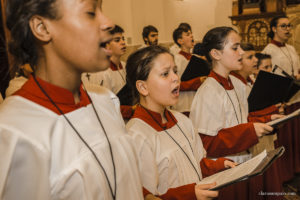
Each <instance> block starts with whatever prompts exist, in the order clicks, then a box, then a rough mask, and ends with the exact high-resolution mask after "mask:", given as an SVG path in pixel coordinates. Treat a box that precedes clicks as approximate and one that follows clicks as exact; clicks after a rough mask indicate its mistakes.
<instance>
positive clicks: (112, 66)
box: [110, 61, 123, 71]
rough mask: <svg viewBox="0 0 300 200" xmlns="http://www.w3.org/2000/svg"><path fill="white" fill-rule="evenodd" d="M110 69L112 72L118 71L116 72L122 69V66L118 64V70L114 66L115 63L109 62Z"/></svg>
mask: <svg viewBox="0 0 300 200" xmlns="http://www.w3.org/2000/svg"><path fill="white" fill-rule="evenodd" d="M110 69H111V70H112V71H118V70H120V69H123V65H122V63H121V62H120V64H119V68H118V67H117V65H116V64H115V63H113V62H112V61H110Z"/></svg>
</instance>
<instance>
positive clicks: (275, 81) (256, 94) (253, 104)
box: [248, 71, 300, 112]
mask: <svg viewBox="0 0 300 200" xmlns="http://www.w3.org/2000/svg"><path fill="white" fill-rule="evenodd" d="M299 90H300V83H299V82H297V81H295V80H294V79H291V78H288V77H283V76H280V75H277V74H273V73H270V72H265V71H260V72H259V74H258V76H257V79H256V81H255V83H254V85H253V87H252V89H251V92H250V94H249V97H248V104H249V112H253V111H257V110H261V109H264V108H266V107H269V106H272V105H275V104H277V103H282V102H287V101H289V100H290V99H291V98H292V97H293V96H294V95H295V94H296V93H297V92H298V91H299Z"/></svg>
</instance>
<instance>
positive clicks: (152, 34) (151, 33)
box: [149, 31, 158, 36]
mask: <svg viewBox="0 0 300 200" xmlns="http://www.w3.org/2000/svg"><path fill="white" fill-rule="evenodd" d="M156 35H158V32H152V31H151V32H150V33H149V36H156Z"/></svg>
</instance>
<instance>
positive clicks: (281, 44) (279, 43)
mask: <svg viewBox="0 0 300 200" xmlns="http://www.w3.org/2000/svg"><path fill="white" fill-rule="evenodd" d="M271 43H272V44H274V45H276V46H278V47H285V43H281V42H278V41H276V40H271Z"/></svg>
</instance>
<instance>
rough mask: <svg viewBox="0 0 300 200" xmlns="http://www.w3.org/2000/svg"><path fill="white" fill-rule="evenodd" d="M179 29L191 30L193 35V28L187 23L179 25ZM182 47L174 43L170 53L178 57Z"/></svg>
mask: <svg viewBox="0 0 300 200" xmlns="http://www.w3.org/2000/svg"><path fill="white" fill-rule="evenodd" d="M178 28H183V29H187V30H190V31H191V33H193V31H192V27H191V25H190V24H188V23H186V22H182V23H180V24H179V26H178ZM180 50H181V49H180V47H179V46H178V45H177V44H176V43H175V42H174V44H173V45H172V46H171V47H170V52H171V53H172V54H173V55H176V54H178V53H179V51H180Z"/></svg>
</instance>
